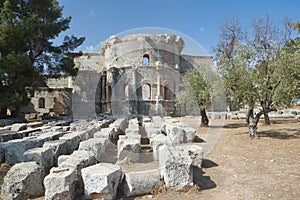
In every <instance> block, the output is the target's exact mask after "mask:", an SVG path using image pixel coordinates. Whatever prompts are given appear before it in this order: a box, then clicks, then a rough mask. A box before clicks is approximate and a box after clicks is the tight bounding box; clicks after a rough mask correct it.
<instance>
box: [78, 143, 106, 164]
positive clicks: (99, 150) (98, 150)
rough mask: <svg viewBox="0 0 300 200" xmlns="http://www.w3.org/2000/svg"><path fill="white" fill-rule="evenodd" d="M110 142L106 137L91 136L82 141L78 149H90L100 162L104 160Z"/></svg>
mask: <svg viewBox="0 0 300 200" xmlns="http://www.w3.org/2000/svg"><path fill="white" fill-rule="evenodd" d="M108 142H109V141H108V139H105V138H91V139H89V140H86V141H83V142H81V143H80V145H79V148H78V150H85V151H90V152H92V153H93V154H94V156H95V157H96V160H97V161H98V162H102V158H103V156H104V153H105V148H106V146H107V145H108Z"/></svg>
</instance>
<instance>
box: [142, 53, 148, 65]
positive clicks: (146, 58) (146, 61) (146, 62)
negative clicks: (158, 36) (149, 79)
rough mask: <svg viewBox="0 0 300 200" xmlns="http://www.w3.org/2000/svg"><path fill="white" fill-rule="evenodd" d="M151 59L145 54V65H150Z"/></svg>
mask: <svg viewBox="0 0 300 200" xmlns="http://www.w3.org/2000/svg"><path fill="white" fill-rule="evenodd" d="M149 62H150V59H149V55H148V54H145V55H144V56H143V65H149Z"/></svg>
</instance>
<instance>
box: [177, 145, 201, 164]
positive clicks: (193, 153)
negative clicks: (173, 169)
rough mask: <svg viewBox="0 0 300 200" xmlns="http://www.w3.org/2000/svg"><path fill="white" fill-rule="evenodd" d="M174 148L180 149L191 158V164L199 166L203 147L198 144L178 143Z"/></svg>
mask: <svg viewBox="0 0 300 200" xmlns="http://www.w3.org/2000/svg"><path fill="white" fill-rule="evenodd" d="M176 149H178V150H179V151H182V152H183V153H185V154H186V155H187V156H189V157H190V158H191V159H192V165H194V166H196V167H200V168H201V164H202V159H203V149H202V147H200V146H198V145H179V146H176Z"/></svg>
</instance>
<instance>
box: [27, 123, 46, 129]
mask: <svg viewBox="0 0 300 200" xmlns="http://www.w3.org/2000/svg"><path fill="white" fill-rule="evenodd" d="M43 125H44V123H43V122H30V123H28V124H27V127H29V128H38V127H41V126H43Z"/></svg>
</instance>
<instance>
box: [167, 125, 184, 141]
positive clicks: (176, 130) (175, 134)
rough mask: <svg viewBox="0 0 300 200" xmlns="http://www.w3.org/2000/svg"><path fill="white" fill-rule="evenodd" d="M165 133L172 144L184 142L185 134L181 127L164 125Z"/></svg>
mask: <svg viewBox="0 0 300 200" xmlns="http://www.w3.org/2000/svg"><path fill="white" fill-rule="evenodd" d="M166 133H167V136H168V138H169V139H170V141H171V142H172V144H180V143H184V142H186V133H185V131H184V129H183V128H182V127H181V126H178V125H173V124H166Z"/></svg>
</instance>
